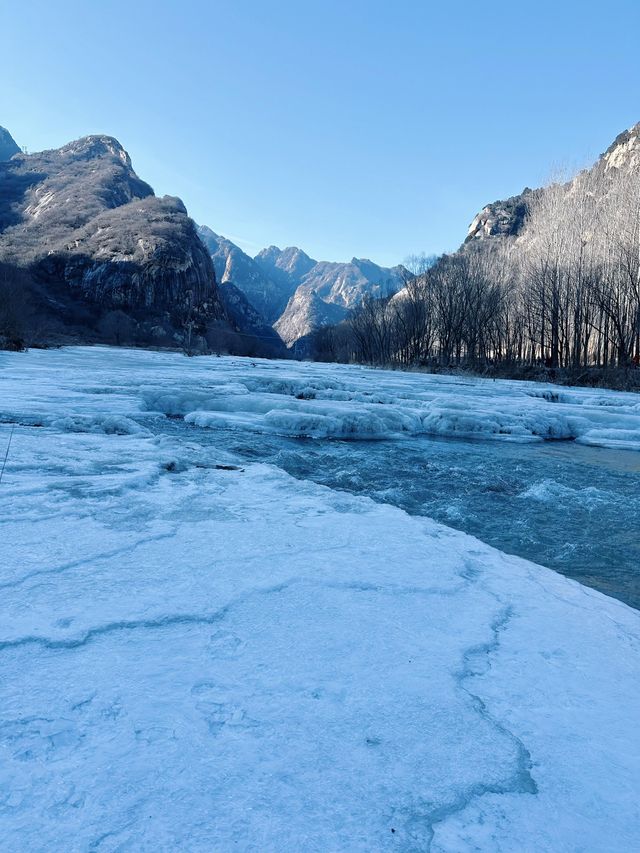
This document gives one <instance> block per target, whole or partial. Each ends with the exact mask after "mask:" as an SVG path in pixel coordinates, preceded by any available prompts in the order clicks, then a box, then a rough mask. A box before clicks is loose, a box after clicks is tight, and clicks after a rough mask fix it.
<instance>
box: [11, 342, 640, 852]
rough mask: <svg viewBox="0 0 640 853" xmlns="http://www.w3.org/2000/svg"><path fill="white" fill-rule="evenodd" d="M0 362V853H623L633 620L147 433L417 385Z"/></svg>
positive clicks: (630, 844)
mask: <svg viewBox="0 0 640 853" xmlns="http://www.w3.org/2000/svg"><path fill="white" fill-rule="evenodd" d="M0 367H1V368H2V370H1V372H0V387H1V389H2V395H1V399H0V415H1V418H2V419H3V420H4V421H6V422H18V424H19V425H18V426H17V427H16V428H15V432H14V436H13V440H12V446H11V453H10V456H9V461H8V464H7V468H6V471H5V474H4V479H3V481H2V485H1V486H0V543H1V544H0V552H1V553H2V560H1V566H2V576H1V577H0V584H1V595H2V598H1V599H0V600H1V602H2V604H1V608H2V615H3V619H2V622H1V625H0V685H1V687H0V774H1V785H0V830H1V837H2V846H3V847H4V848H6V849H7V850H11V851H22V850H24V851H65V853H66V851H85V850H98V851H115V850H132V851H138V850H145V851H154V853H155V851H165V850H166V851H174V850H188V851H227V850H232V849H233V850H247V851H249V850H254V851H281V850H303V851H328V850H331V851H334V850H335V851H338V850H340V851H342V850H344V851H347V850H349V851H350V850H355V851H371V850H403V851H409V850H412V851H415V850H425V851H427V850H432V851H467V850H469V851H471V850H483V851H484V850H486V851H494V850H495V851H532V853H533V851H574V850H586V851H616V850H620V851H628V850H633V849H637V847H638V842H639V839H640V817H639V814H638V805H637V796H636V792H637V787H638V783H639V782H640V746H639V741H638V737H637V721H638V719H640V691H638V683H639V682H638V678H639V676H640V643H639V636H640V618H639V616H638V613H637V612H636V611H634V610H632V609H630V608H628V607H626V606H625V605H623V604H620V603H619V602H616V601H614V600H612V599H609V598H606V597H605V596H603V595H601V594H599V593H597V592H595V591H593V590H589V589H587V588H585V587H582V586H580V585H579V584H577V583H575V582H572V581H569V580H566V579H565V578H562V577H561V576H559V575H556V574H555V573H553V572H550V571H548V570H546V569H543V568H540V567H537V566H534V565H533V564H531V563H528V562H526V561H524V560H519V559H517V558H515V557H508V556H506V555H503V554H501V553H500V552H498V551H496V550H494V549H492V548H490V547H488V546H485V545H483V544H482V543H480V542H479V541H477V540H475V539H473V538H471V537H468V536H465V535H464V534H462V533H458V532H455V531H452V530H450V529H448V528H446V527H443V526H441V525H439V524H436V523H435V522H432V521H429V520H428V519H424V518H415V517H410V516H408V515H406V514H405V513H404V512H402V511H401V510H399V509H396V508H393V507H390V506H386V505H379V504H375V503H373V502H372V501H370V500H369V499H367V498H360V497H353V496H349V495H346V494H344V493H338V492H334V491H332V490H330V489H327V488H323V487H321V486H317V485H314V484H311V483H307V482H300V481H298V480H294V479H292V478H291V477H289V476H288V475H286V474H285V473H284V472H282V471H280V470H278V469H277V468H274V467H271V466H267V465H261V464H254V465H244V470H243V471H233V470H220V469H216V468H215V465H216V464H219V463H228V462H233V461H234V460H233V459H230V458H229V457H228V456H227V455H225V454H224V453H223V452H222V451H220V452H217V451H216V448H215V444H207V445H199V444H198V443H197V440H196V436H195V435H194V434H193V433H190V432H189V430H188V428H187V427H184V435H182V434H181V433H180V431H179V430H177V431H176V433H174V434H172V435H170V436H158V435H156V434H154V432H153V430H152V429H151V428H150V427H151V425H152V420H153V418H154V417H160V415H156V414H153V413H154V412H164V411H166V410H167V409H171V408H173V409H178V410H181V411H174V412H171V411H169V412H168V413H169V414H183V415H187V416H189V415H190V414H191V413H198V412H199V413H202V412H209V413H210V414H211V413H212V412H214V411H215V412H218V413H219V412H220V411H222V410H223V408H224V406H225V405H228V409H229V411H232V412H234V413H235V415H234V417H235V428H237V429H244V428H248V429H256V428H258V427H256V422H259V421H260V418H261V417H262V415H261V414H260V412H261V411H262V412H263V413H264V415H265V416H266V415H267V414H268V413H269V412H272V411H277V409H276V408H268V404H269V401H268V400H265V399H264V396H265V395H268V394H272V395H274V396H277V395H280V397H282V395H284V394H286V393H288V394H289V395H291V394H292V393H293V394H294V397H293V398H291V396H289V397H288V398H287V399H286V403H287V405H288V406H289V408H291V407H292V406H293V407H295V402H292V399H293V400H295V394H302V393H303V391H304V389H305V388H307V389H308V388H309V387H310V385H312V386H313V387H314V388H315V389H316V393H317V392H318V391H320V390H322V387H324V390H325V391H326V392H327V393H329V394H330V393H331V391H332V389H333V390H334V392H335V395H336V396H337V395H338V392H340V393H341V394H342V396H343V397H347V398H351V400H353V399H354V397H356V396H357V395H358V394H360V395H363V394H366V393H368V388H369V389H370V390H372V391H374V392H375V393H376V394H378V392H380V393H379V394H378V396H380V395H381V394H387V395H388V397H389V399H393V400H396V401H397V400H398V399H401V396H400V395H401V394H405V395H411V393H412V392H411V388H412V385H411V383H412V382H414V383H415V382H417V381H418V380H419V378H418V377H398V376H397V375H394V374H389V375H387V374H383V373H375V374H371V373H368V374H367V372H365V371H358V370H355V369H349V368H344V369H342V368H331V367H328V366H319V365H311V366H310V365H295V364H286V365H282V364H278V363H263V362H258V363H257V366H256V367H253V366H252V363H251V362H250V361H247V360H241V359H205V358H202V359H185V358H183V357H182V356H178V355H160V354H154V353H142V352H127V351H110V350H104V349H102V350H101V349H93V350H86V349H84V350H83V349H69V350H61V351H56V352H47V353H43V352H34V353H30V354H27V355H10V356H3V357H2V360H1V361H0ZM271 377H275V378H273V379H272V378H271ZM367 382H369V385H367ZM372 382H375V385H373V387H371V383H372ZM447 382H448V383H451V382H452V381H451V380H447ZM269 383H271V384H270V385H269V388H270V390H265V388H266V387H267V385H268V384H269ZM278 383H280V385H278ZM445 384H446V383H445ZM453 384H454V385H455V381H454V382H453ZM284 386H286V390H283V389H284ZM435 386H437V387H436V391H437V393H439V394H441V395H442V393H443V383H440V384H439V383H438V381H436V382H435ZM420 387H422V386H420ZM522 387H523V388H524V387H525V386H522ZM260 388H261V389H262V390H260ZM243 389H244V390H243ZM450 390H451V389H450ZM432 391H433V386H432ZM460 393H464V391H463V390H461V392H460ZM563 393H565V392H563ZM566 393H567V394H569V395H571V394H574V393H575V394H576V395H577V400H578V402H575V406H576V407H578V406H583V407H584V406H585V405H586V406H587V408H588V409H589V412H588V413H587V414H586V415H582V416H581V417H583V422H582V423H583V427H582V428H583V434H585V435H586V434H587V433H588V432H589V427H588V425H587V426H584V423H585V420H584V419H586V421H589V417H590V413H591V412H592V411H595V414H594V415H593V418H594V419H595V420H593V419H592V420H591V421H590V423H591V424H593V423H596V422H597V423H599V424H600V427H599V428H601V429H602V428H603V427H602V423H603V421H602V417H606V411H607V409H611V408H612V407H613V408H618V409H619V408H620V407H625V414H624V417H625V418H627V419H628V420H627V421H626V422H625V424H624V429H625V431H626V432H625V435H626V438H625V439H624V440H625V441H630V440H631V439H630V438H629V435H630V433H631V431H632V429H633V428H634V427H633V423H634V421H633V417H634V413H633V409H632V406H633V405H634V402H633V397H631V396H630V395H612V396H611V397H608V396H607V395H605V394H601V395H600V396H599V397H598V399H599V400H601V401H602V400H604V401H605V403H606V401H607V400H608V401H609V406H607V405H606V404H605V403H603V402H600V403H594V402H593V400H591V402H590V403H586V402H585V401H586V399H587V396H586V392H566ZM420 394H423V392H422V391H421V392H420ZM590 394H591V395H592V397H593V392H590ZM307 396H309V394H308V393H307ZM423 396H424V394H423ZM523 396H524V392H523ZM161 397H162V398H163V399H164V404H162V405H161V404H160V401H161ZM418 397H419V394H414V395H413V397H412V398H411V400H412V401H411V405H410V406H409V408H412V407H415V406H416V405H417V406H418V407H420V405H422V403H426V404H427V405H428V404H429V401H428V400H427V401H425V400H424V399H423V400H422V403H421V402H420V400H418ZM236 398H243V399H244V404H243V406H244V408H242V409H241V408H240V407H239V404H238V403H233V405H235V406H236V408H235V409H233V405H232V404H231V403H229V401H234V400H236ZM498 398H499V395H498ZM203 401H204V404H203ZM212 401H217V402H216V403H215V406H216V408H215V409H212V408H211V407H212ZM224 401H226V402H224ZM252 401H253V402H252ZM416 401H417V402H416ZM300 402H302V403H303V405H305V406H307V405H311V403H310V402H309V401H307V400H302V401H300ZM313 402H315V401H313ZM347 402H349V400H347ZM355 402H356V403H360V402H361V400H358V399H356V400H355ZM481 404H482V406H483V407H484V408H485V409H486V410H489V409H490V408H491V406H493V409H495V411H496V412H499V411H500V409H501V405H502V409H504V410H506V409H507V408H509V406H510V407H511V410H512V412H513V410H514V409H515V408H516V407H515V406H514V405H513V404H510V403H509V401H507V400H504V401H503V403H502V404H501V402H500V399H498V400H497V401H494V402H493V403H490V402H487V401H481ZM533 404H534V405H539V401H535V400H533ZM391 405H395V407H396V409H397V410H398V411H399V412H400V414H399V415H398V417H399V416H400V415H402V411H401V407H400V406H399V405H397V403H396V404H391ZM519 405H520V406H521V408H522V409H523V410H524V408H526V407H525V404H524V403H523V402H522V401H520V403H519ZM369 406H370V403H368V402H365V403H364V404H363V406H362V407H360V408H359V409H358V408H356V409H355V415H354V414H353V412H352V413H349V418H351V420H349V423H350V424H353V423H355V421H354V420H353V417H355V416H356V415H357V417H358V418H360V420H359V421H358V423H359V424H360V426H362V424H363V423H365V421H364V420H362V418H364V417H365V415H366V413H367V412H369V411H370V410H369V409H368V408H367V407H369ZM332 411H333V414H332V415H331V417H332V418H339V417H343V415H344V410H340V411H342V412H343V415H340V413H339V411H338V410H336V409H335V408H334V409H333V410H332ZM601 411H604V412H605V415H604V416H603V415H601V414H600V412H601ZM363 412H364V414H363ZM531 413H532V414H531V416H533V413H534V410H533V408H532V409H531ZM303 414H311V415H313V416H314V417H315V414H314V412H313V411H311V409H309V410H306V411H305V412H303ZM320 414H323V413H320ZM324 414H326V412H325V413H324ZM324 414H323V416H324ZM618 414H619V412H618ZM240 415H241V416H240ZM199 416H201V417H204V416H202V415H197V414H194V415H193V417H194V418H195V417H199ZM212 416H213V415H212ZM402 416H404V415H402ZM288 417H290V416H288ZM367 417H368V416H367ZM376 417H378V415H376ZM384 417H387V415H384ZM390 417H396V415H395V414H393V415H392V416H390ZM407 417H409V415H407ZM410 417H411V418H413V417H414V415H411V416H410ZM495 417H496V418H497V417H498V415H495ZM513 417H516V415H515V414H514V415H513ZM576 417H577V416H576ZM150 419H151V420H150ZM243 419H244V420H243ZM252 419H253V420H252ZM346 422H347V421H345V420H344V417H343V420H342V423H343V424H344V423H346ZM367 422H368V423H372V421H371V420H369V421H367ZM412 422H415V421H412ZM279 423H280V424H282V423H283V422H282V421H280V422H279ZM307 423H308V422H307ZM314 423H322V424H323V425H324V426H326V422H324V421H314ZM35 424H41V425H42V426H40V427H38V428H36V426H34V425H35ZM243 424H245V425H248V426H246V427H245V426H243ZM263 427H264V424H263V425H262V426H259V428H263ZM265 428H267V429H269V428H271V427H269V426H268V425H267V426H266V427H265ZM594 429H596V427H592V430H591V431H592V432H593V430H594ZM606 429H607V430H609V433H608V434H609V437H611V432H610V430H611V429H615V421H614V420H611V422H610V423H609V424H608V426H607V427H606ZM7 435H8V430H7V428H6V426H5V429H3V431H2V438H5V437H7ZM616 440H619V441H622V440H623V439H621V438H620V436H618V438H617V439H616Z"/></svg>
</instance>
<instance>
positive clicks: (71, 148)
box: [58, 134, 132, 169]
mask: <svg viewBox="0 0 640 853" xmlns="http://www.w3.org/2000/svg"><path fill="white" fill-rule="evenodd" d="M58 154H60V155H61V156H63V157H65V156H70V157H72V158H73V159H76V160H94V159H95V158H97V157H115V158H116V159H117V160H120V162H122V163H123V164H124V165H125V166H126V167H127V168H128V169H131V168H132V165H131V158H130V157H129V155H128V154H127V152H126V151H125V150H124V148H123V147H122V145H121V144H120V143H119V142H118V140H117V139H115V138H114V137H113V136H104V135H100V134H99V135H94V136H83V137H81V138H80V139H76V140H75V141H74V142H69V143H68V144H67V145H63V146H62V148H59V149H58Z"/></svg>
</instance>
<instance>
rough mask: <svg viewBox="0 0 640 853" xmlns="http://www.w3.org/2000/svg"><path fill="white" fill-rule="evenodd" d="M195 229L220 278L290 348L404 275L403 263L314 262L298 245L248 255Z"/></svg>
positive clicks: (389, 289) (394, 286)
mask: <svg viewBox="0 0 640 853" xmlns="http://www.w3.org/2000/svg"><path fill="white" fill-rule="evenodd" d="M198 233H199V235H200V239H201V240H202V241H203V242H204V244H205V245H206V246H207V248H208V250H209V253H210V254H211V258H212V260H213V263H214V267H215V270H216V275H217V277H218V280H219V281H220V282H222V283H226V282H231V283H233V284H234V285H235V286H236V287H237V288H238V289H239V290H241V291H242V292H243V293H244V295H245V296H246V297H247V299H248V300H249V302H250V303H251V305H252V306H253V307H254V308H255V309H256V310H257V311H258V312H259V313H260V314H261V315H262V316H263V317H264V318H265V320H266V321H268V322H270V323H273V326H274V328H275V329H276V331H277V332H278V333H279V334H280V336H281V337H282V336H284V338H283V339H284V340H285V343H286V344H287V345H288V346H289V347H292V346H293V344H294V343H295V342H296V341H297V340H299V339H300V338H302V337H306V336H308V335H309V334H311V332H312V331H314V330H315V329H318V328H320V327H321V326H324V325H327V324H328V323H330V322H339V321H340V320H342V319H344V317H345V316H346V315H347V314H348V312H349V311H350V310H352V309H353V308H355V307H356V306H357V305H359V304H360V303H361V302H362V300H363V299H364V298H365V297H374V298H378V297H382V296H390V295H392V294H394V293H396V292H397V291H398V290H399V289H400V288H401V287H402V286H403V284H404V281H405V280H406V275H407V271H406V270H405V269H404V267H402V266H397V267H392V268H387V267H380V266H378V265H377V264H374V263H373V262H372V261H369V260H367V259H365V258H353V259H352V260H351V261H349V262H348V263H338V262H330V261H316V260H314V259H313V258H311V257H309V255H307V254H306V253H305V252H303V251H302V249H299V248H297V247H296V246H289V247H287V248H286V249H279V248H278V247H277V246H269V247H268V248H266V249H263V250H262V251H261V252H259V253H258V254H257V255H256V256H255V258H250V257H249V256H248V255H247V254H245V253H244V252H243V251H242V249H240V248H239V247H238V246H236V245H235V244H234V243H232V242H231V241H230V240H228V239H226V238H225V237H221V236H219V235H218V234H216V233H215V232H213V231H212V230H211V229H210V228H207V227H206V226H201V227H200V228H199V229H198ZM336 307H338V308H340V309H342V310H340V311H337V310H335V308H336ZM297 351H301V347H298V348H297Z"/></svg>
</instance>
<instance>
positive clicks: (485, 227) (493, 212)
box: [466, 187, 534, 242]
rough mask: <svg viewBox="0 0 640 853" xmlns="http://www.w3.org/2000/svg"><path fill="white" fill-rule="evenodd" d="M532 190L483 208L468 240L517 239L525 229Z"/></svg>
mask: <svg viewBox="0 0 640 853" xmlns="http://www.w3.org/2000/svg"><path fill="white" fill-rule="evenodd" d="M533 192H534V190H531V189H530V188H529V187H525V188H524V189H523V190H522V192H521V193H520V195H514V196H511V198H507V199H505V200H504V201H494V202H492V203H491V204H488V205H487V206H486V207H483V208H482V210H481V211H480V213H478V214H477V215H476V216H475V218H474V220H473V222H472V223H471V225H470V226H469V230H468V232H467V237H466V240H467V242H468V241H469V240H482V239H484V238H485V237H516V236H517V235H518V234H519V233H520V232H521V231H522V228H523V227H524V223H525V220H526V217H527V212H528V209H529V208H528V201H529V200H530V198H531V193H533Z"/></svg>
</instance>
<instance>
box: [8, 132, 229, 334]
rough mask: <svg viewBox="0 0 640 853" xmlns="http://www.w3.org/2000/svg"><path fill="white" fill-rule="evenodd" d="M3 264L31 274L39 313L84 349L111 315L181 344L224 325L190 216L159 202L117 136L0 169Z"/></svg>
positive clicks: (90, 139)
mask: <svg viewBox="0 0 640 853" xmlns="http://www.w3.org/2000/svg"><path fill="white" fill-rule="evenodd" d="M0 261H2V262H4V263H5V264H9V265H12V266H14V267H16V268H20V269H26V270H28V271H29V273H30V274H31V276H32V278H33V282H34V297H35V300H36V302H37V304H38V307H39V310H40V312H41V313H43V314H44V315H46V316H47V318H48V319H49V320H50V321H52V322H53V323H54V324H55V325H56V328H57V329H58V330H60V331H63V330H64V329H65V328H67V329H68V328H72V329H73V330H74V333H76V334H80V336H81V337H82V338H83V339H91V338H92V336H93V335H94V334H95V333H96V330H97V328H98V326H99V324H100V322H101V320H102V319H103V318H104V315H105V314H106V313H108V312H110V311H120V312H124V313H125V314H127V315H128V316H129V317H130V318H131V320H132V321H133V322H134V323H135V324H137V326H139V327H140V330H141V334H142V335H143V336H144V335H150V336H151V337H152V338H155V339H157V340H158V341H161V340H167V339H168V340H173V341H174V343H175V339H176V335H177V336H180V335H181V334H182V333H183V332H184V329H185V328H186V327H187V326H188V329H189V337H191V336H192V332H193V331H194V330H195V332H196V334H199V335H201V336H202V335H204V334H205V332H206V327H207V324H208V323H210V322H212V321H216V322H223V321H224V318H225V311H224V307H223V305H222V302H221V300H220V296H219V293H218V288H217V285H216V279H215V272H214V268H213V263H212V261H211V258H210V257H209V253H208V252H207V250H206V248H205V247H204V245H203V244H202V242H201V241H200V239H199V238H198V234H197V232H196V227H195V225H194V223H193V221H192V220H191V219H190V218H189V216H188V214H187V211H186V208H185V206H184V205H183V203H182V202H181V201H180V199H177V198H173V197H171V196H164V197H162V198H158V197H156V196H155V195H154V193H153V190H152V189H151V187H150V186H149V184H147V183H145V182H144V181H142V180H141V179H140V178H139V177H138V176H137V175H136V173H135V172H134V170H133V167H132V164H131V160H130V158H129V155H128V154H127V152H126V151H125V150H124V148H123V147H122V146H121V145H120V143H119V142H118V141H117V140H116V139H114V138H113V137H110V136H102V135H100V136H87V137H84V138H82V139H79V140H77V141H75V142H72V143H70V144H68V145H65V146H63V147H62V148H59V149H54V150H50V151H43V152H41V153H38V154H22V153H17V154H15V155H14V156H13V157H12V158H11V159H10V160H8V161H5V162H2V163H0Z"/></svg>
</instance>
